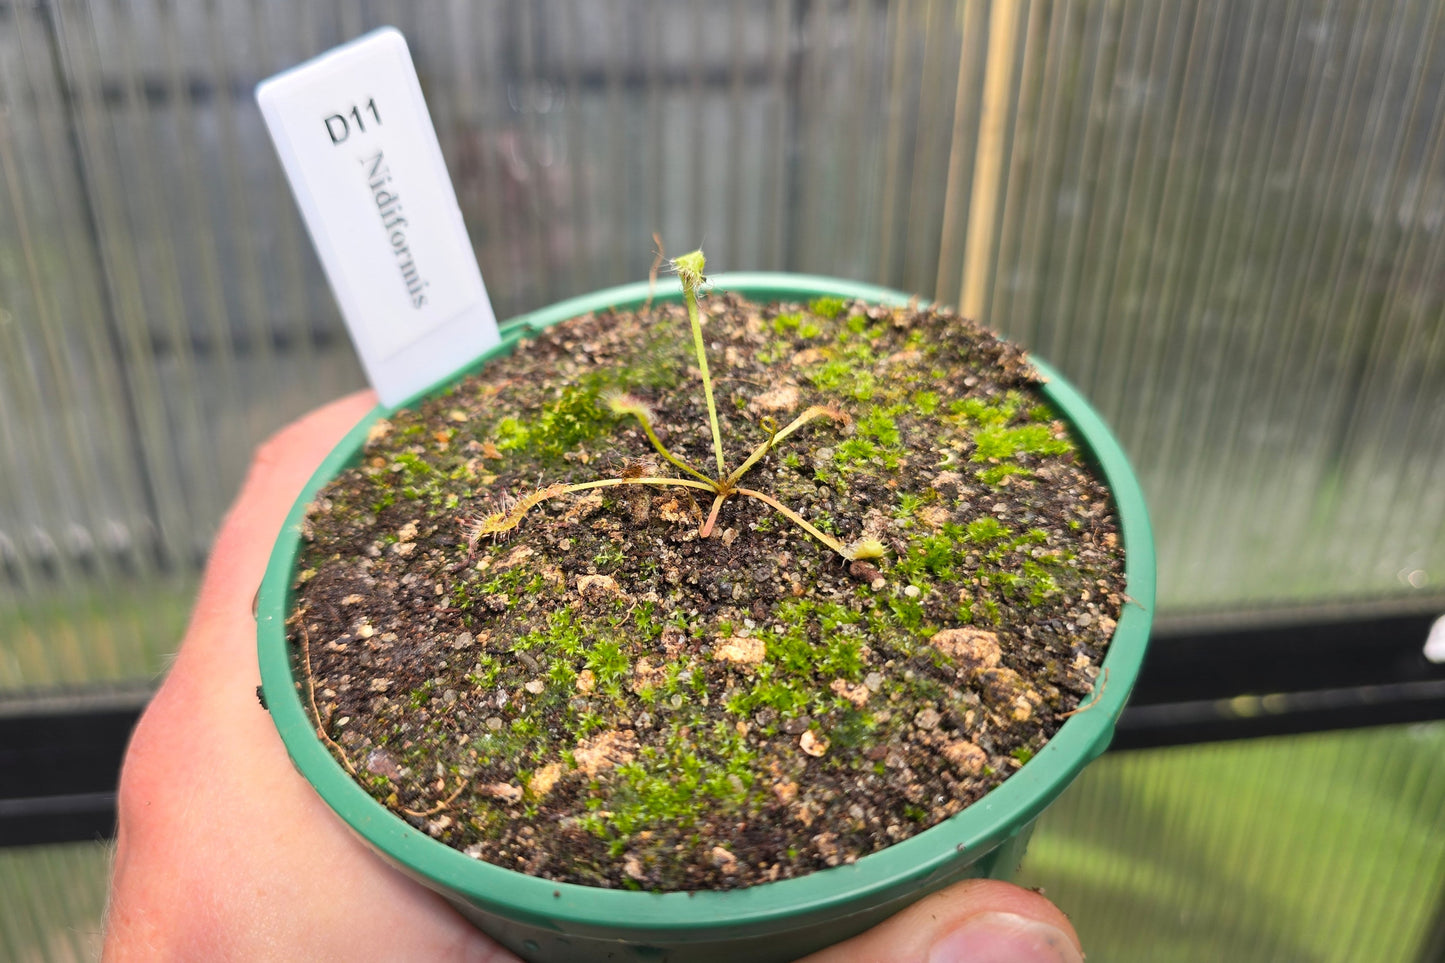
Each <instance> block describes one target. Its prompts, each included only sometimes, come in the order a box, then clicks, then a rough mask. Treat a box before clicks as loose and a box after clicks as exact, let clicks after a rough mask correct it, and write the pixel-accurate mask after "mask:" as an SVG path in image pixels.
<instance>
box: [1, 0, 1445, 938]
mask: <svg viewBox="0 0 1445 963" xmlns="http://www.w3.org/2000/svg"><path fill="white" fill-rule="evenodd" d="M383 24H394V25H395V26H397V27H399V28H400V29H401V30H402V31H403V32H404V33H405V35H406V36H407V38H408V40H409V42H410V45H411V49H412V55H413V57H414V59H415V61H416V66H417V69H418V72H419V73H420V75H421V80H422V85H423V88H424V90H425V92H426V95H427V98H428V102H429V105H430V109H431V113H432V117H433V120H434V122H435V125H436V127H437V130H438V133H439V135H440V139H441V146H442V151H443V153H444V155H445V158H446V161H447V165H448V168H449V169H450V172H451V175H452V178H453V180H454V182H455V185H456V190H457V195H458V198H459V200H460V202H461V205H462V208H463V212H464V214H465V216H466V220H467V225H468V228H469V230H470V234H471V239H472V242H473V245H474V247H475V249H476V254H477V258H478V260H479V261H480V263H481V267H482V271H483V274H484V276H485V277H486V280H487V284H488V287H489V288H490V291H491V294H492V298H493V301H494V304H495V306H496V309H497V314H498V316H499V317H501V318H505V317H509V316H512V315H514V314H517V313H520V312H523V311H527V310H530V309H532V308H536V307H540V306H542V305H544V304H547V303H549V302H552V301H555V300H558V299H561V298H563V297H566V296H569V295H574V294H579V293H583V292H586V291H589V290H592V289H595V288H598V287H602V286H607V285H612V284H617V283H621V282H625V281H632V280H637V279H640V278H642V277H644V276H645V275H646V273H647V270H648V267H649V266H650V263H651V259H652V242H651V235H652V233H653V232H654V231H658V232H660V233H661V235H662V237H663V238H664V239H665V241H666V243H667V244H668V246H669V248H670V249H672V250H675V251H680V250H686V249H688V248H689V247H692V246H694V245H697V244H701V245H703V246H704V247H705V248H706V249H707V251H708V255H709V268H710V269H712V270H715V271H727V270H746V269H779V270H793V271H807V272H815V273H820V274H830V275H837V276H841V277H847V278H854V279H858V280H863V281H870V282H875V283H880V284H885V285H889V286H893V287H897V288H902V289H905V290H908V291H912V292H917V293H919V294H921V295H923V296H925V297H930V298H936V299H938V300H941V301H943V302H947V303H950V304H955V305H959V306H960V307H962V308H963V309H964V310H966V311H967V312H969V313H970V314H973V315H975V316H977V317H979V318H980V319H981V320H983V321H985V322H986V323H988V324H990V325H992V326H994V327H996V328H998V329H1000V330H1001V331H1002V332H1003V333H1005V334H1006V335H1008V336H1010V337H1012V338H1014V339H1016V340H1018V341H1020V342H1021V343H1023V344H1024V345H1025V346H1026V347H1027V348H1029V349H1031V350H1033V351H1035V352H1037V353H1038V354H1039V355H1040V356H1041V357H1044V358H1046V359H1047V360H1049V361H1050V362H1051V363H1053V364H1054V365H1055V366H1056V367H1058V368H1060V369H1061V370H1062V371H1063V372H1065V374H1066V375H1067V376H1068V377H1069V378H1070V379H1071V380H1073V381H1074V382H1075V383H1077V384H1078V385H1079V386H1080V387H1081V388H1082V389H1083V390H1084V392H1085V393H1086V394H1087V395H1088V396H1090V397H1091V398H1092V399H1093V401H1094V402H1095V404H1096V405H1097V407H1098V408H1099V409H1100V410H1101V411H1102V412H1103V413H1104V415H1105V417H1106V418H1107V419H1108V421H1109V422H1110V423H1111V424H1112V426H1113V427H1114V429H1115V431H1116V432H1117V434H1118V435H1119V437H1120V439H1121V441H1122V442H1123V444H1124V446H1125V448H1126V449H1127V451H1128V453H1129V455H1130V457H1131V458H1132V460H1133V462H1134V464H1135V466H1136V467H1137V469H1138V471H1139V473H1140V476H1141V478H1142V481H1143V483H1144V487H1145V490H1146V493H1147V495H1148V498H1149V501H1150V507H1151V510H1152V512H1153V514H1154V519H1155V523H1156V528H1157V537H1158V543H1159V557H1160V570H1159V578H1160V582H1159V585H1160V597H1159V611H1158V613H1157V619H1156V624H1157V625H1158V628H1159V631H1158V633H1157V640H1156V644H1155V650H1154V653H1153V654H1152V655H1151V658H1150V662H1149V664H1148V665H1147V666H1146V669H1145V674H1144V678H1143V679H1142V680H1141V683H1140V686H1139V689H1138V693H1137V694H1138V699H1137V703H1136V707H1135V708H1132V709H1131V710H1130V714H1129V715H1128V716H1126V718H1125V720H1124V723H1123V724H1121V727H1120V733H1119V738H1118V740H1117V741H1116V744H1115V749H1114V751H1112V752H1110V753H1109V754H1108V755H1106V756H1105V757H1103V758H1102V759H1101V760H1100V761H1099V762H1098V763H1096V764H1095V765H1094V766H1093V767H1092V768H1090V769H1089V770H1088V771H1087V772H1086V774H1085V775H1084V777H1083V778H1082V779H1081V780H1080V782H1079V783H1078V784H1076V785H1075V787H1074V788H1073V789H1071V790H1070V791H1069V793H1068V795H1067V796H1066V797H1065V798H1064V800H1063V801H1062V802H1061V803H1060V804H1059V805H1057V806H1056V807H1055V808H1054V809H1053V810H1051V811H1050V812H1049V813H1048V814H1046V816H1045V817H1044V819H1043V820H1042V822H1041V824H1040V826H1039V829H1038V832H1037V834H1036V836H1035V838H1034V842H1033V845H1032V848H1031V851H1030V854H1029V856H1028V858H1027V860H1026V862H1025V865H1024V876H1025V880H1024V881H1025V882H1027V883H1029V884H1030V885H1037V886H1043V887H1045V888H1046V890H1047V892H1048V895H1049V896H1050V897H1052V898H1053V899H1055V900H1056V901H1057V902H1058V903H1059V904H1060V905H1061V906H1063V908H1064V909H1065V910H1067V911H1068V912H1069V913H1070V914H1071V915H1072V917H1073V919H1074V922H1075V924H1076V925H1077V927H1078V929H1079V931H1080V933H1081V934H1082V936H1083V938H1084V941H1085V946H1086V947H1087V948H1088V949H1089V950H1090V953H1091V954H1095V955H1097V958H1099V959H1102V960H1160V961H1173V960H1179V961H1196V960H1197V961H1217V960H1226V959H1227V960H1232V961H1253V960H1281V961H1357V960H1358V961H1375V960H1379V961H1412V963H1413V961H1420V963H1424V961H1439V960H1442V959H1445V832H1442V830H1441V826H1442V821H1445V724H1442V723H1441V722H1440V721H1438V720H1439V719H1441V718H1442V717H1445V666H1442V665H1439V664H1436V663H1433V662H1431V661H1429V660H1428V659H1426V658H1425V657H1424V656H1423V654H1422V648H1423V646H1424V643H1425V639H1426V633H1427V632H1428V631H1429V628H1430V626H1431V624H1432V622H1433V621H1434V619H1435V618H1437V617H1438V616H1440V615H1441V614H1442V613H1445V156H1442V144H1445V2H1442V0H1319V2H1315V0H1308V2H1306V0H1279V2H1272V0H1256V2H1223V0H1198V2H1156V0H1145V2H1129V0H1097V2H1082V0H1081V2H1072V3H1070V2H1059V3H1043V2H1007V0H999V2H994V3H989V2H983V0H972V2H965V0H959V2H942V0H891V2H886V0H737V2H723V0H709V2H706V3H704V2H702V0H548V2H530V3H529V2H523V0H512V2H506V0H492V2H463V0H455V2H445V0H423V2H416V3H406V4H403V3H400V2H393V3H386V2H375V3H348V2H334V3H291V2H283V0H254V2H242V0H208V2H204V3H187V4H178V3H173V2H168V0H127V2H119V0H115V2H106V0H97V2H94V3H80V2H73V0H0V957H3V958H5V959H14V960H24V961H30V960H85V959H91V958H93V957H94V956H95V955H96V953H97V949H98V934H99V932H100V928H101V925H102V918H103V911H104V903H105V888H106V875H107V871H108V860H109V844H108V842H107V839H108V837H109V835H110V833H111V832H112V828H113V819H114V810H113V806H114V796H113V789H114V781H115V773H116V766H117V765H118V760H119V757H120V752H121V750H122V748H123V746H124V741H125V736H126V733H127V732H128V728H129V725H130V724H131V723H132V722H133V721H134V718H135V715H136V713H137V712H138V711H139V709H140V707H142V706H143V705H144V702H145V699H146V698H147V695H148V693H149V692H150V691H151V690H152V689H153V688H154V686H155V685H156V684H157V681H158V679H159V678H160V676H161V675H162V674H163V672H164V670H165V666H166V660H167V657H168V654H169V653H170V652H172V651H173V650H174V648H175V646H176V644H177V642H178V639H179V637H180V633H181V631H182V629H183V626H184V622H185V619H186V615H187V609H188V607H189V603H190V599H191V595H192V593H193V591H194V589H195V587H196V585H197V581H198V575H199V572H200V567H201V565H202V563H203V561H204V558H205V555H206V552H207V550H208V546H209V544H210V541H211V538H212V536H213V534H214V532H215V530H216V526H217V523H218V520H219V519H220V517H221V514H222V512H223V511H224V509H225V507H226V506H227V504H228V503H229V501H230V499H231V498H232V497H233V495H234V494H235V492H236V490H237V487H238V485H239V482H240V479H241V476H242V473H243V471H244V469H245V466H246V463H247V460H248V458H249V456H250V453H251V450H252V449H253V447H254V446H255V445H256V444H257V443H258V442H259V441H260V440H262V439H263V438H265V437H266V436H267V435H268V434H269V433H270V432H272V431H273V430H274V429H276V428H278V427H279V426H281V425H283V424H285V423H286V422H287V421H289V420H291V419H293V418H295V417H296V416H298V415H300V414H301V413H303V412H305V411H307V410H308V409H310V408H312V407H314V406H316V405H318V404H320V403H322V402H325V401H327V400H329V399H331V398H334V397H336V396H337V395H339V394H341V393H342V392H345V391H348V390H351V389H353V388H357V387H360V386H361V385H362V384H363V378H362V375H361V372H360V368H359V366H358V363H357V361H356V357H355V355H354V353H353V351H352V348H351V346H350V343H349V342H348V340H347V338H346V335H345V332H344V330H343V328H342V326H341V322H340V319H339V317H338V315H337V312H336V308H335V306H334V304H333V302H332V299H331V296H330V292H329V291H328V289H327V287H326V284H325V281H324V279H323V277H322V275H321V272H320V269H319V265H318V263H317V261H316V258H315V255H314V254H313V253H312V251H311V248H310V242H309V240H308V238H307V236H306V233H305V231H304V229H303V227H302V225H301V222H300V219H299V217H298V215H297V212H296V209H295V206H294V203H293V201H292V198H291V195H290V193H289V191H288V189H287V187H286V185H285V182H284V180H283V178H282V174H281V170H280V166H279V164H278V162H277V161H276V159H275V155H274V153H273V151H272V148H271V143H270V140H269V138H268V137H267V135H266V133H265V130H264V128H263V126H262V122H261V118H260V115H259V113H258V111H257V109H256V106H255V102H254V100H253V95H252V90H253V87H254V86H255V84H256V83H257V82H258V81H260V80H262V79H264V78H266V77H268V76H270V75H271V74H273V73H276V72H278V71H280V70H282V69H284V68H286V67H289V66H292V65H294V64H296V63H298V62H300V61H302V60H304V59H306V58H308V57H311V56H313V55H315V54H317V53H320V52H322V51H324V50H326V49H327V48H330V47H332V46H334V45H336V44H338V43H340V42H343V41H345V40H348V39H351V38H353V37H355V36H357V35H359V34H361V33H363V32H365V31H367V30H369V29H371V28H374V27H377V26H380V25H383ZM696 185H701V186H700V187H698V186H696Z"/></svg>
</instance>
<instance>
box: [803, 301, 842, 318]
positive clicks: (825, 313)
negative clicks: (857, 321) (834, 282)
mask: <svg viewBox="0 0 1445 963" xmlns="http://www.w3.org/2000/svg"><path fill="white" fill-rule="evenodd" d="M847 307H848V302H846V301H844V300H843V299H842V298H817V299H815V300H813V301H810V302H808V310H809V311H811V312H813V313H814V314H816V315H817V316H818V317H820V318H826V319H827V320H829V321H831V320H833V319H834V318H836V317H837V316H838V315H840V314H842V313H843V310H844V309H845V308H847Z"/></svg>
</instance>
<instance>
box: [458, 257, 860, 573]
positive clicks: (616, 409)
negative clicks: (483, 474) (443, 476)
mask: <svg viewBox="0 0 1445 963" xmlns="http://www.w3.org/2000/svg"><path fill="white" fill-rule="evenodd" d="M670 263H671V265H672V269H673V271H674V272H675V273H676V274H677V276H678V279H679V280H680V281H681V282H682V292H683V300H684V302H685V304H686V306H687V318H688V322H689V323H690V324H691V326H692V338H693V347H694V349H695V351H696V353H697V366H698V370H699V372H700V373H701V375H702V389H703V395H704V397H705V399H706V401H707V413H708V426H709V428H710V429H711V431H712V445H713V455H714V456H715V458H716V461H717V473H716V474H715V475H707V474H705V473H704V472H702V471H700V470H699V469H698V468H696V467H694V466H693V465H691V464H689V463H688V462H687V461H685V460H683V459H682V458H679V457H678V456H677V455H675V454H673V453H672V452H671V451H670V450H669V449H668V447H667V446H666V445H664V444H663V443H662V440H661V439H660V438H658V437H657V431H656V430H655V429H654V428H653V421H654V417H653V413H652V410H651V409H650V408H649V407H648V406H647V404H646V403H645V402H643V401H642V400H641V399H639V398H637V397H635V396H633V395H630V394H626V393H623V392H610V393H607V394H605V395H604V401H605V403H606V405H607V406H608V408H610V409H611V410H612V412H613V413H614V414H617V415H620V416H623V417H629V416H630V417H633V418H636V419H637V420H638V422H639V423H640V424H641V425H642V430H643V432H645V433H646V435H647V440H648V441H649V442H651V443H652V447H653V448H655V449H657V453H658V454H659V455H661V456H662V457H663V458H664V459H666V460H667V462H668V463H669V464H671V465H673V466H674V467H676V468H678V469H680V470H681V471H683V472H686V473H687V474H688V475H691V476H692V477H691V478H678V477H672V476H660V475H654V474H649V473H646V472H645V470H643V469H640V468H630V469H628V470H627V471H625V472H624V473H623V474H622V475H620V476H618V477H615V478H603V479H598V480H596V481H588V482H579V483H575V484H570V485H562V484H553V485H546V486H543V487H540V488H538V489H536V490H535V491H533V492H531V493H529V494H527V495H525V496H523V497H522V498H520V499H518V500H517V502H516V504H514V505H513V506H511V507H510V508H508V509H505V510H502V511H498V512H494V513H492V514H490V515H487V516H486V517H484V518H482V519H481V520H480V521H479V522H477V523H476V525H475V526H473V527H472V529H471V532H470V536H469V538H468V547H469V549H470V550H471V551H473V552H475V551H476V546H477V543H478V542H479V541H480V540H481V539H482V538H484V537H486V536H489V535H491V536H498V535H502V534H504V533H506V532H509V531H511V530H512V529H514V528H516V527H517V526H518V525H519V524H521V521H522V519H523V518H524V517H525V516H526V515H527V513H528V512H530V511H531V510H532V509H533V508H536V507H537V506H538V505H540V504H542V503H543V502H545V501H547V500H548V499H552V498H557V497H558V496H561V495H567V494H573V493H576V492H583V491H587V490H589V489H593V488H614V487H617V486H622V485H650V486H654V487H673V488H694V489H701V490H702V491H706V492H710V493H712V496H713V501H712V508H711V509H710V510H709V511H708V514H707V518H706V519H704V521H703V523H702V526H701V527H700V528H699V529H698V535H699V536H700V537H702V538H707V537H708V536H710V535H711V534H712V532H713V529H714V527H715V526H716V525H717V519H718V513H719V512H720V511H721V510H722V506H723V503H724V502H726V501H727V500H728V499H729V498H731V497H732V496H734V495H741V496H743V497H745V498H753V499H756V500H758V501H760V502H762V503H763V504H765V505H767V506H768V507H770V508H772V509H773V510H774V511H776V512H778V513H779V514H780V515H782V516H783V517H784V518H786V519H788V520H789V521H790V522H792V523H793V524H794V525H797V526H798V527H799V528H801V529H802V530H803V531H805V532H807V533H808V534H809V535H811V536H813V537H814V538H815V539H817V540H818V541H820V542H822V543H823V544H824V545H826V546H828V547H829V548H830V549H832V550H833V551H835V552H837V553H838V554H839V555H841V556H842V557H843V558H845V559H847V560H849V561H858V560H864V559H874V558H881V557H882V556H883V554H884V552H885V548H884V546H883V543H882V542H881V541H879V540H878V539H876V538H869V537H867V536H864V537H862V538H859V539H857V540H855V541H853V542H851V543H849V544H846V545H845V544H844V543H843V542H841V541H839V540H838V539H836V538H834V537H833V536H831V535H829V534H827V533H826V532H823V531H820V530H819V529H818V528H817V527H816V526H815V525H813V524H812V523H811V522H809V521H808V520H807V519H806V518H804V517H803V516H802V515H800V514H799V513H798V512H796V511H794V510H793V509H791V508H789V507H788V506H787V505H784V504H783V503H782V502H780V501H778V500H777V499H776V498H774V497H773V496H771V495H769V494H767V493H765V492H761V491H758V490H756V489H752V488H744V487H743V486H742V484H741V483H742V479H743V476H745V475H746V474H747V473H748V471H749V469H751V468H752V467H753V466H754V465H756V464H757V463H758V462H759V461H761V460H762V459H763V458H764V457H766V456H767V454H768V453H769V452H771V451H772V450H773V449H774V448H775V447H776V446H777V445H778V443H779V442H781V441H783V439H785V438H787V437H788V436H789V435H791V434H792V433H793V432H795V431H797V430H798V429H800V428H802V427H803V426H805V425H807V424H808V423H810V422H812V421H816V420H818V419H828V420H830V421H832V422H834V423H835V424H839V425H843V426H847V425H848V424H849V423H850V422H851V420H852V419H851V418H849V416H848V415H847V414H846V413H845V412H843V411H842V410H841V409H839V408H837V407H834V406H832V405H812V406H810V407H808V408H806V409H805V410H804V411H803V412H802V414H800V415H798V416H797V417H796V418H794V419H793V420H792V421H791V422H789V423H788V424H787V425H786V426H784V427H783V428H779V427H778V424H777V421H776V420H774V419H773V418H771V417H765V418H763V419H762V421H761V423H760V424H761V427H762V428H763V430H764V431H765V432H766V433H767V438H766V439H764V441H763V442H762V444H760V445H758V446H757V447H756V448H755V449H753V452H752V454H750V455H749V456H748V457H747V458H746V459H745V460H744V461H743V462H742V464H740V465H739V466H738V467H737V468H735V469H733V470H732V471H728V469H727V464H726V461H725V459H724V457H723V443H722V432H721V430H720V429H719V427H718V417H717V404H716V402H715V401H714V400H713V385H712V376H711V374H710V373H709V371H708V364H707V352H706V350H705V348H704V344H703V337H702V319H701V317H700V312H699V309H698V303H697V295H698V289H699V288H700V287H701V286H702V285H704V284H706V283H707V278H706V276H705V275H704V274H703V269H704V268H705V266H706V263H707V262H706V259H705V258H704V256H703V253H702V251H701V250H700V249H699V250H696V251H693V252H691V253H689V254H684V255H682V256H681V257H676V258H673V259H672V260H671V262H670Z"/></svg>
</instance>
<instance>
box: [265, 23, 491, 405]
mask: <svg viewBox="0 0 1445 963" xmlns="http://www.w3.org/2000/svg"><path fill="white" fill-rule="evenodd" d="M256 101H257V103H258V104H260V106H261V114H262V116H264V117H265V120H266V127H267V129H268V130H269V131H270V132H271V140H272V141H273V142H274V143H275V145H276V152H277V153H278V154H279V155H280V157H281V163H282V166H283V167H284V168H285V169H286V178H287V180H288V181H290V183H291V191H292V193H293V194H295V196H296V203H297V205H298V206H299V207H300V208H301V215H302V218H303V219H304V220H305V222H306V229H307V230H308V231H309V232H310V234H311V240H312V243H314V244H315V245H316V250H317V253H318V254H319V255H320V257H321V265H322V267H323V268H324V269H325V272H326V279H327V281H328V282H329V283H330V285H331V290H332V293H333V294H334V295H335V297H336V301H337V303H338V304H339V305H340V307H341V315H342V317H343V318H344V319H345V321H346V326H347V328H348V329H349V330H350V332H351V338H352V341H353V342H354V343H355V345H356V349H357V352H358V353H359V354H360V355H361V363H362V367H364V368H365V369H366V375H367V377H368V378H369V379H370V380H371V384H372V386H373V387H375V388H376V391H377V394H379V395H380V396H381V401H382V403H383V404H386V405H394V404H397V403H398V402H400V401H402V400H403V399H405V398H407V397H409V396H410V395H413V394H415V393H417V392H418V391H421V390H422V389H423V388H426V387H427V386H428V385H430V384H431V383H432V382H434V381H436V380H437V379H439V378H441V377H443V376H444V375H447V374H450V373H452V372H453V371H455V370H456V369H457V368H458V367H459V366H461V365H462V364H464V363H466V362H467V361H469V360H470V359H473V358H475V357H476V356H477V355H479V354H481V353H482V352H483V351H485V350H487V349H488V348H490V347H492V346H494V345H495V344H497V342H498V340H499V338H498V334H497V319H496V315H495V314H494V313H493V311H492V304H491V301H490V300H489V299H488V298H487V289H486V285H485V284H483V283H482V274H481V271H480V270H479V269H478V268H477V261H476V256H475V255H474V254H473V252H472V246H471V242H470V241H469V239H468V238H467V231H466V226H465V225H464V224H463V223H462V212H461V209H460V208H459V207H458V206H457V197H456V192H455V191H453V189H452V183H451V178H450V177H448V176H447V170H446V165H445V163H444V162H443V160H442V152H441V147H440V145H438V143H437V136H436V130H435V129H434V128H433V127H432V123H431V117H430V116H429V115H428V114H427V109H426V101H425V100H424V99H423V98H422V92H421V84H420V83H419V82H418V80H417V76H416V68H415V67H414V66H413V65H412V60H411V52H410V51H409V50H408V49H407V46H406V40H405V38H404V37H402V35H401V32H400V31H398V30H396V29H395V28H393V27H383V28H382V29H380V30H376V31H373V32H372V33H369V34H366V35H365V36H363V37H360V38H359V39H357V40H353V41H352V42H351V43H348V44H344V45H343V46H340V47H337V48H335V49H334V50H331V51H328V52H327V53H324V54H322V55H321V56H319V57H317V58H316V59H314V60H310V61H307V62H306V63H304V64H301V65H300V66H299V67H294V68H292V69H291V70H287V71H285V72H284V73H280V74H277V75H276V76H275V77H272V78H270V79H269V80H265V81H262V82H261V84H259V85H258V86H257V87H256Z"/></svg>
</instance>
